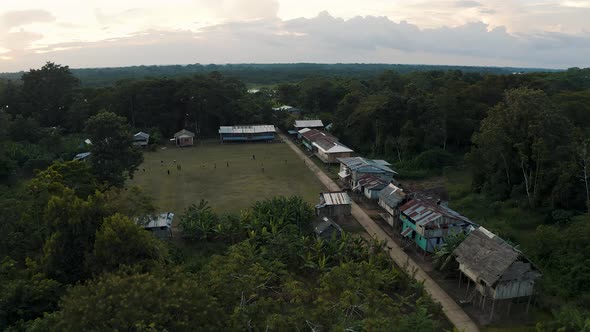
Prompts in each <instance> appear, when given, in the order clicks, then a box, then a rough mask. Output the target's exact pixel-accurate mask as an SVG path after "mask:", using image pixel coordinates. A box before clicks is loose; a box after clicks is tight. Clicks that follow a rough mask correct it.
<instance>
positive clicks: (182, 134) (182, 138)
mask: <svg viewBox="0 0 590 332" xmlns="http://www.w3.org/2000/svg"><path fill="white" fill-rule="evenodd" d="M194 137H195V133H193V132H192V131H188V130H186V129H183V130H181V131H179V132H177V133H176V134H174V141H175V142H176V146H178V147H183V146H193V138H194Z"/></svg>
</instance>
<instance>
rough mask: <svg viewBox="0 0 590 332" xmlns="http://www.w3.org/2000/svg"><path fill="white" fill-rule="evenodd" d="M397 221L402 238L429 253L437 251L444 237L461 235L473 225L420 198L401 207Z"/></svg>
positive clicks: (450, 210)
mask: <svg viewBox="0 0 590 332" xmlns="http://www.w3.org/2000/svg"><path fill="white" fill-rule="evenodd" d="M399 219H400V221H401V223H402V233H401V235H402V237H405V238H408V239H409V240H411V241H413V242H415V244H416V246H418V247H420V248H421V249H422V250H424V251H425V252H429V253H432V252H434V251H435V250H436V249H438V248H439V247H440V246H441V245H442V244H443V243H444V242H445V238H446V237H448V236H451V235H456V234H459V233H462V232H464V231H465V229H467V228H468V227H470V226H472V225H473V222H471V221H470V220H469V219H467V218H466V217H464V216H462V215H460V214H459V213H457V212H456V211H454V210H452V209H450V208H449V207H447V206H445V205H443V204H437V203H435V202H432V201H429V200H426V199H421V198H413V199H411V200H409V201H408V202H406V203H405V204H404V205H402V206H401V207H400V208H399Z"/></svg>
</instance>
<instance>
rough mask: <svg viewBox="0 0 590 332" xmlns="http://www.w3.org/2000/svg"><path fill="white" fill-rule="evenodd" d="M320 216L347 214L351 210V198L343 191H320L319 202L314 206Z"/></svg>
mask: <svg viewBox="0 0 590 332" xmlns="http://www.w3.org/2000/svg"><path fill="white" fill-rule="evenodd" d="M315 210H316V214H317V215H318V216H320V217H340V216H349V215H350V214H351V211H352V200H351V199H350V197H349V196H348V194H347V193H346V192H344V191H337V192H323V193H320V203H319V204H318V205H316V206H315Z"/></svg>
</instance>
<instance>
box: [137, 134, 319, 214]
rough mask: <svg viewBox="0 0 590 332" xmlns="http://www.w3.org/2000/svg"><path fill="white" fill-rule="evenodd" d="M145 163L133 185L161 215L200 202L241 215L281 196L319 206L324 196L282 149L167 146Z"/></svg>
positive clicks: (276, 146) (281, 145) (274, 145)
mask: <svg viewBox="0 0 590 332" xmlns="http://www.w3.org/2000/svg"><path fill="white" fill-rule="evenodd" d="M253 155H254V156H255V158H256V159H253V158H252V156H253ZM144 159H145V160H144V163H143V164H142V165H141V166H139V170H138V171H137V172H136V173H135V177H134V179H133V180H131V181H130V182H129V183H130V184H131V185H137V186H139V187H141V188H142V189H143V190H144V191H145V192H146V193H148V194H149V195H151V196H152V197H153V198H154V199H155V202H156V205H157V207H158V211H162V212H163V211H169V212H173V213H175V214H177V215H180V214H182V212H183V211H184V209H185V208H186V207H188V206H190V205H191V204H192V203H198V202H199V201H200V200H201V199H205V200H207V201H208V202H209V204H210V205H211V207H212V208H213V209H214V210H215V211H216V212H218V213H225V212H239V211H240V210H242V209H244V208H247V207H249V206H250V205H252V203H254V202H256V201H258V200H263V199H266V198H271V197H274V196H279V195H283V196H290V195H299V196H302V197H303V198H304V199H305V200H306V201H307V202H309V203H311V204H316V203H317V201H318V193H320V192H321V191H324V190H325V187H324V186H323V185H322V184H321V183H320V182H319V180H318V179H317V178H316V177H315V175H314V174H313V173H311V171H310V170H309V169H308V168H307V167H306V166H305V165H304V164H303V161H302V160H301V159H300V158H299V157H297V155H296V154H295V153H294V152H293V151H292V150H291V149H290V148H289V147H288V146H287V145H286V144H284V143H269V144H265V143H256V144H219V143H203V144H197V145H195V146H194V147H190V148H177V147H170V146H169V147H167V148H166V149H163V150H162V149H158V150H157V151H156V152H145V153H144ZM174 161H176V163H175V162H174ZM177 165H180V167H181V169H180V170H178V168H177ZM228 165H229V166H228ZM144 170H145V171H144ZM168 171H170V174H168Z"/></svg>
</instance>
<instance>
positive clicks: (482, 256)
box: [453, 227, 542, 318]
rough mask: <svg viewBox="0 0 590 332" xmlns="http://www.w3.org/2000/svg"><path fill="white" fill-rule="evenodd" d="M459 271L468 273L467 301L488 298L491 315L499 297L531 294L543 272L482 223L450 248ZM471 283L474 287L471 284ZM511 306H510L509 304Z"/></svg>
mask: <svg viewBox="0 0 590 332" xmlns="http://www.w3.org/2000/svg"><path fill="white" fill-rule="evenodd" d="M453 255H454V256H455V258H456V260H457V262H458V263H459V271H460V272H461V274H460V278H461V277H462V276H465V277H467V279H468V284H467V289H468V292H467V294H468V301H470V302H477V300H479V302H480V303H482V302H483V303H484V305H483V306H482V307H485V301H487V300H491V302H492V305H491V312H490V318H492V317H493V314H494V307H495V304H496V301H498V300H512V299H515V298H521V297H528V298H529V300H528V304H527V311H528V306H529V304H530V299H531V297H532V296H533V295H534V294H535V283H536V281H537V280H538V279H539V278H540V277H541V276H542V274H541V272H540V271H539V269H538V268H537V267H536V266H535V265H534V264H533V263H532V262H531V261H530V260H529V259H528V258H526V257H525V256H524V255H523V254H522V252H521V251H520V250H518V249H516V248H515V247H513V246H512V245H510V244H509V243H507V242H506V241H504V240H502V239H501V238H500V237H498V236H497V235H495V234H494V233H492V232H490V231H488V230H487V229H485V228H483V227H479V228H476V229H474V230H473V231H472V232H471V233H469V235H468V236H467V238H465V240H463V242H461V244H459V246H457V248H456V249H455V250H454V251H453ZM459 282H461V281H459ZM470 285H473V288H472V289H471V288H470ZM508 305H510V302H509V304H508ZM508 309H510V307H508Z"/></svg>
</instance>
